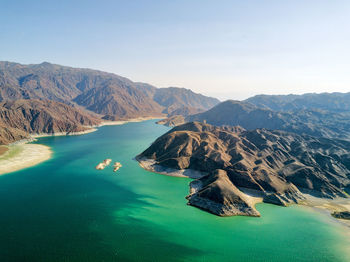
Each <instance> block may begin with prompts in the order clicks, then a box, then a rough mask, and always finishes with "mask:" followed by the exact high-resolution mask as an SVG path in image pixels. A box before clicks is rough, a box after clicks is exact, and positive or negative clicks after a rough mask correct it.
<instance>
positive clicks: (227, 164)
mask: <svg viewBox="0 0 350 262" xmlns="http://www.w3.org/2000/svg"><path fill="white" fill-rule="evenodd" d="M138 159H139V160H140V159H152V160H153V161H155V163H156V164H157V165H160V166H164V167H168V168H174V169H194V170H198V171H202V172H205V173H208V175H207V176H205V177H203V178H200V179H199V180H198V182H195V184H194V185H192V186H193V187H194V188H193V190H194V191H195V192H197V195H196V194H194V195H190V196H189V198H190V199H191V198H192V197H195V198H196V197H200V198H202V201H200V203H201V204H200V205H199V204H198V201H195V200H192V201H191V200H190V202H189V203H190V204H194V205H196V206H198V205H199V207H200V208H204V209H206V210H209V211H210V212H213V213H216V214H218V215H230V214H232V213H230V212H229V213H227V212H226V211H227V210H235V211H237V202H234V201H233V199H239V203H241V201H243V202H246V204H247V205H243V206H242V205H238V206H240V207H241V208H239V210H240V211H239V212H243V213H244V211H243V210H245V209H246V208H247V207H251V205H249V203H247V201H248V200H244V199H242V197H239V198H236V197H234V195H236V196H239V195H241V193H240V192H238V191H237V190H236V189H234V188H233V187H232V186H231V185H230V184H229V183H228V181H227V179H225V176H226V174H227V177H228V179H229V182H230V183H232V184H233V185H234V186H235V187H238V188H240V189H242V188H243V189H244V188H245V189H250V190H254V191H256V192H260V195H261V196H262V197H263V199H264V201H265V202H268V203H274V204H278V205H288V204H290V203H298V202H300V201H303V200H304V197H303V195H302V193H301V192H306V193H309V194H312V195H314V196H316V197H326V198H334V197H348V194H349V193H350V142H347V141H341V140H330V139H326V138H315V137H311V136H300V135H296V134H293V133H288V132H283V131H268V130H266V129H256V130H252V131H246V130H242V129H239V128H235V127H215V126H212V125H208V124H203V123H198V122H194V123H193V122H191V123H186V124H184V125H181V126H178V127H175V128H173V129H172V130H171V131H169V132H168V133H166V134H164V135H163V136H161V137H159V138H158V139H157V140H156V141H155V142H154V143H153V144H152V145H151V146H150V147H149V148H148V149H146V150H145V151H144V152H143V153H141V154H140V155H139V156H138ZM216 170H223V171H224V172H222V171H216ZM217 172H220V173H221V174H222V175H220V176H217V175H215V174H217ZM219 178H220V183H219V184H221V185H220V186H219V188H218V184H217V183H214V182H215V181H216V179H219ZM225 181H226V182H225ZM198 183H199V185H198ZM213 183H214V184H213ZM222 183H224V184H225V185H222ZM207 187H209V188H210V190H211V191H208V189H206V188H207ZM204 189H206V191H205V192H207V193H209V192H210V194H207V193H206V194H204V192H203V191H202V193H203V194H199V193H198V192H201V190H204ZM300 191H301V192H300ZM213 192H217V193H215V194H218V195H217V196H216V197H215V194H214V195H213ZM192 194H193V192H192ZM232 194H233V195H232ZM203 198H204V200H203ZM205 199H206V200H207V202H208V205H205V204H204V203H203V201H205ZM197 200H198V199H197ZM227 200H230V201H227ZM213 201H214V202H216V204H217V205H214V207H213V203H212V202H213ZM232 201H233V202H232ZM195 203H197V204H195ZM215 210H216V211H215ZM225 210H226V211H225ZM249 210H251V209H249ZM239 212H238V213H239ZM247 214H248V215H251V214H250V213H247Z"/></svg>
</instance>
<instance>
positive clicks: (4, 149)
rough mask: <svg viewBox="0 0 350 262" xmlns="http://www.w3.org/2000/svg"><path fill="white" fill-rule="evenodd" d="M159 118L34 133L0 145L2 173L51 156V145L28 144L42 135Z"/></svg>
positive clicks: (91, 129) (40, 161)
mask: <svg viewBox="0 0 350 262" xmlns="http://www.w3.org/2000/svg"><path fill="white" fill-rule="evenodd" d="M151 119H159V117H138V118H132V119H128V120H123V121H105V122H102V123H101V124H100V125H99V126H93V127H89V128H90V129H87V130H85V131H81V132H70V133H67V132H60V133H54V134H48V133H43V134H32V135H31V136H30V138H29V139H24V140H21V141H17V142H15V143H13V144H11V145H9V146H0V175H2V174H6V173H10V172H14V171H18V170H20V169H23V168H27V167H31V166H35V165H37V164H40V163H42V162H44V161H46V160H48V159H50V158H51V155H52V151H51V149H50V147H48V146H44V145H38V144H27V143H28V142H32V141H34V140H35V139H36V138H40V137H50V136H73V135H84V134H88V133H92V132H95V131H97V127H100V126H107V125H123V124H126V123H129V122H141V121H145V120H151Z"/></svg>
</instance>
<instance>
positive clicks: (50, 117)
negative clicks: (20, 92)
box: [0, 99, 101, 144]
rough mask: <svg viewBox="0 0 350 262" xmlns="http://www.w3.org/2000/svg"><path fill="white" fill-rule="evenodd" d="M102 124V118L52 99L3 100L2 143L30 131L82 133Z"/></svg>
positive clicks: (0, 137)
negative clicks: (90, 127)
mask: <svg viewBox="0 0 350 262" xmlns="http://www.w3.org/2000/svg"><path fill="white" fill-rule="evenodd" d="M100 123H101V120H100V119H98V118H96V117H94V116H92V115H90V114H88V113H86V112H85V111H82V110H80V109H78V108H74V107H72V106H69V105H66V104H63V103H60V102H54V101H51V100H38V99H29V100H24V99H20V100H10V101H3V102H0V144H8V143H11V142H14V141H17V140H20V139H23V138H27V137H28V136H29V134H41V133H49V134H54V133H62V132H63V133H72V132H82V131H86V130H88V129H89V128H88V126H95V125H98V124H100Z"/></svg>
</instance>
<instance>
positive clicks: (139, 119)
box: [98, 116, 162, 127]
mask: <svg viewBox="0 0 350 262" xmlns="http://www.w3.org/2000/svg"><path fill="white" fill-rule="evenodd" d="M160 118H162V116H150V117H137V118H131V119H128V120H118V121H104V122H102V123H101V124H100V125H98V127H99V126H114V125H123V124H126V123H130V122H142V121H146V120H152V119H160Z"/></svg>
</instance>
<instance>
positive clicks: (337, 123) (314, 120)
mask: <svg viewBox="0 0 350 262" xmlns="http://www.w3.org/2000/svg"><path fill="white" fill-rule="evenodd" d="M184 121H185V122H190V121H200V122H203V121H206V122H207V123H209V124H212V125H217V126H222V125H230V126H234V125H240V126H242V127H243V128H245V129H248V130H252V129H256V128H266V129H271V130H275V129H277V130H284V131H288V132H294V133H297V134H307V135H312V136H317V137H328V138H339V139H347V140H350V111H349V112H341V113H335V112H329V111H324V110H321V109H314V110H311V109H310V110H306V109H305V110H304V109H300V110H297V111H292V112H278V111H273V110H271V109H267V108H260V107H258V106H256V105H254V104H251V103H247V102H240V101H233V100H228V101H225V102H222V103H220V104H218V105H217V106H215V107H213V108H212V109H210V110H208V111H206V112H203V113H199V114H195V115H190V116H188V117H186V118H185V120H184ZM177 124H179V121H177Z"/></svg>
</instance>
